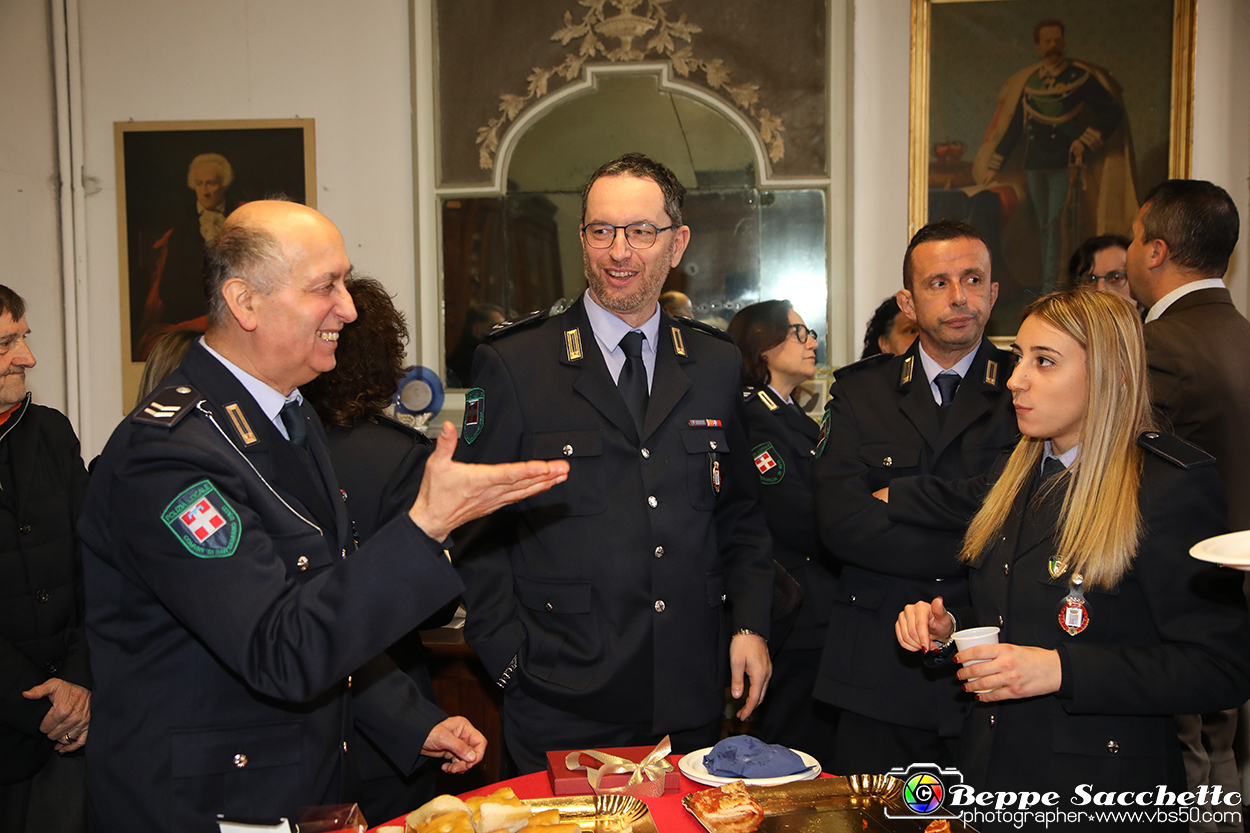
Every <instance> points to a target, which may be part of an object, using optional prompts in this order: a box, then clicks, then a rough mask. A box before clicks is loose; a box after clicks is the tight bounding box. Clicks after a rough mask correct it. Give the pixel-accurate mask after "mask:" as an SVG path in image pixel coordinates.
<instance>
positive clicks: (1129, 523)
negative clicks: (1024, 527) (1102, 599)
mask: <svg viewBox="0 0 1250 833" xmlns="http://www.w3.org/2000/svg"><path fill="white" fill-rule="evenodd" d="M1024 315H1025V317H1026V318H1027V317H1029V316H1037V318H1038V319H1039V320H1041V321H1043V322H1045V323H1046V324H1048V325H1050V326H1051V327H1054V328H1055V329H1056V330H1058V331H1059V332H1061V333H1064V334H1066V335H1067V336H1069V337H1070V338H1072V339H1073V340H1074V341H1075V342H1076V343H1077V344H1079V345H1080V346H1081V349H1083V350H1084V351H1085V397H1086V399H1085V401H1086V410H1085V414H1084V418H1083V420H1082V423H1081V436H1080V440H1081V452H1080V456H1079V457H1078V458H1077V460H1076V462H1075V463H1073V465H1072V467H1071V469H1070V476H1069V477H1067V478H1064V479H1063V480H1062V481H1060V480H1056V481H1052V483H1055V482H1063V481H1067V492H1066V494H1065V495H1064V498H1063V505H1062V507H1061V509H1060V512H1059V519H1058V522H1057V530H1058V533H1059V535H1058V544H1057V546H1056V552H1055V557H1056V558H1057V559H1058V560H1059V561H1060V562H1062V563H1063V564H1065V565H1066V566H1067V568H1068V570H1070V571H1071V572H1072V573H1073V574H1075V573H1080V574H1081V575H1082V576H1083V577H1084V579H1085V581H1086V583H1087V584H1089V585H1091V586H1099V587H1104V588H1111V587H1113V586H1115V585H1116V584H1117V583H1118V582H1119V581H1120V579H1121V578H1123V577H1124V574H1125V573H1126V572H1128V570H1129V568H1130V567H1132V565H1133V558H1134V557H1135V556H1136V555H1137V546H1138V543H1139V541H1140V539H1141V535H1142V522H1141V512H1140V511H1139V510H1138V506H1137V487H1138V484H1139V483H1140V482H1141V469H1142V459H1143V456H1142V455H1143V453H1144V452H1143V451H1142V449H1140V448H1139V447H1138V446H1137V435H1138V434H1139V433H1140V432H1142V431H1149V430H1152V429H1153V428H1154V421H1153V418H1152V417H1151V413H1150V397H1149V391H1148V388H1147V383H1146V347H1145V343H1144V342H1143V340H1142V324H1141V318H1140V317H1139V316H1138V314H1137V310H1135V309H1133V307H1132V306H1131V305H1130V304H1129V302H1128V301H1126V300H1125V299H1124V298H1121V297H1120V296H1119V295H1116V294H1115V293H1113V292H1090V291H1088V290H1073V291H1069V292H1052V293H1050V294H1049V295H1043V296H1042V297H1041V298H1038V299H1036V300H1035V301H1033V302H1032V303H1030V304H1029V305H1028V306H1027V307H1025V309H1024ZM1095 403H1097V404H1095ZM1045 441H1046V438H1044V437H1022V438H1021V439H1020V442H1019V443H1018V444H1017V445H1016V448H1015V450H1014V451H1012V453H1011V457H1010V458H1008V460H1007V466H1006V468H1005V469H1004V470H1003V473H1002V476H1000V477H999V478H998V481H997V482H996V483H995V484H994V487H993V489H991V490H990V493H989V495H988V496H987V497H986V499H985V503H984V504H983V505H982V506H981V509H980V511H978V512H977V514H976V516H975V517H973V519H972V523H971V524H970V525H969V527H968V532H967V534H966V535H965V536H964V545H963V550H962V551H961V552H960V554H959V557H960V560H962V561H966V562H969V563H972V564H976V563H977V562H978V561H979V560H980V559H981V557H982V556H983V555H984V553H985V552H986V550H988V548H989V544H990V542H992V541H993V540H994V539H995V538H996V537H997V536H998V535H999V534H1000V532H1001V531H1002V528H1003V525H1004V524H1005V523H1006V521H1007V518H1008V517H1009V516H1010V514H1011V509H1012V506H1013V505H1014V504H1015V502H1016V499H1017V497H1018V496H1019V494H1020V492H1021V490H1022V489H1023V488H1024V485H1025V484H1026V483H1027V482H1029V477H1030V475H1031V474H1032V473H1033V472H1035V471H1037V470H1038V469H1039V468H1040V466H1041V458H1042V451H1043V447H1044V445H1045Z"/></svg>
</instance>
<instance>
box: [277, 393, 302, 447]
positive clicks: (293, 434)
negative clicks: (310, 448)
mask: <svg viewBox="0 0 1250 833" xmlns="http://www.w3.org/2000/svg"><path fill="white" fill-rule="evenodd" d="M278 415H279V416H281V417H282V424H283V425H284V426H286V435H287V437H288V438H289V439H290V440H291V442H293V443H295V444H296V445H298V446H299V447H300V448H303V447H304V441H305V439H307V437H308V426H307V425H305V424H304V415H303V414H302V413H300V409H299V403H298V402H296V401H295V400H294V399H292V400H290V401H289V402H287V403H286V404H285V405H283V406H282V410H281V411H279V412H278Z"/></svg>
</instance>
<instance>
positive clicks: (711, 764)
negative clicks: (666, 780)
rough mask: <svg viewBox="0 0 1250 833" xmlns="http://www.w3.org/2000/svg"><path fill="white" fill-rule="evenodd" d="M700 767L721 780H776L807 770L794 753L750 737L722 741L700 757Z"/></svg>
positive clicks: (735, 737) (744, 736) (738, 736)
mask: <svg viewBox="0 0 1250 833" xmlns="http://www.w3.org/2000/svg"><path fill="white" fill-rule="evenodd" d="M703 766H705V767H707V771H708V773H710V774H712V775H716V776H718V777H721V778H780V777H782V776H784V775H794V774H796V773H799V772H802V771H803V770H805V769H807V768H808V766H807V764H805V763H803V759H802V758H800V757H799V756H798V755H796V754H795V752H794V750H792V749H787V748H786V747H784V746H778V745H777V744H768V743H764V742H763V741H762V740H759V739H758V738H753V737H751V736H750V735H735V736H734V737H732V738H725V739H724V740H722V741H721V742H720V743H718V744H716V745H715V746H713V747H712V749H711V751H710V752H708V753H707V754H706V755H704V756H703Z"/></svg>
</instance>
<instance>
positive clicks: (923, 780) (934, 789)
mask: <svg viewBox="0 0 1250 833" xmlns="http://www.w3.org/2000/svg"><path fill="white" fill-rule="evenodd" d="M888 774H889V775H892V776H894V777H895V778H897V779H898V780H899V781H902V782H903V789H902V792H901V793H900V795H899V798H900V799H901V800H902V805H903V806H902V808H896V807H894V806H891V805H888V804H887V805H886V807H885V815H886V818H891V819H914V818H920V817H923V818H927V819H957V818H959V816H958V814H955V813H951V812H950V811H948V810H943V809H942V803H943V802H944V801H946V798H947V795H948V794H949V791H950V788H951V787H953V786H955V785H957V784H962V783H963V781H964V777H963V775H962V774H961V773H960V772H959V770H957V769H954V768H950V769H943V768H942V767H939V766H938V765H937V764H912V765H911V766H909V767H907V769H892V770H890V772H889V773H888Z"/></svg>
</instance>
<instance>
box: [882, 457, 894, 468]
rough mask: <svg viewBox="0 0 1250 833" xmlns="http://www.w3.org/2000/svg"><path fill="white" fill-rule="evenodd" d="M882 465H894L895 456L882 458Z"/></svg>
mask: <svg viewBox="0 0 1250 833" xmlns="http://www.w3.org/2000/svg"><path fill="white" fill-rule="evenodd" d="M881 465H883V466H892V465H894V458H893V457H886V458H884V459H882V460H881Z"/></svg>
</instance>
